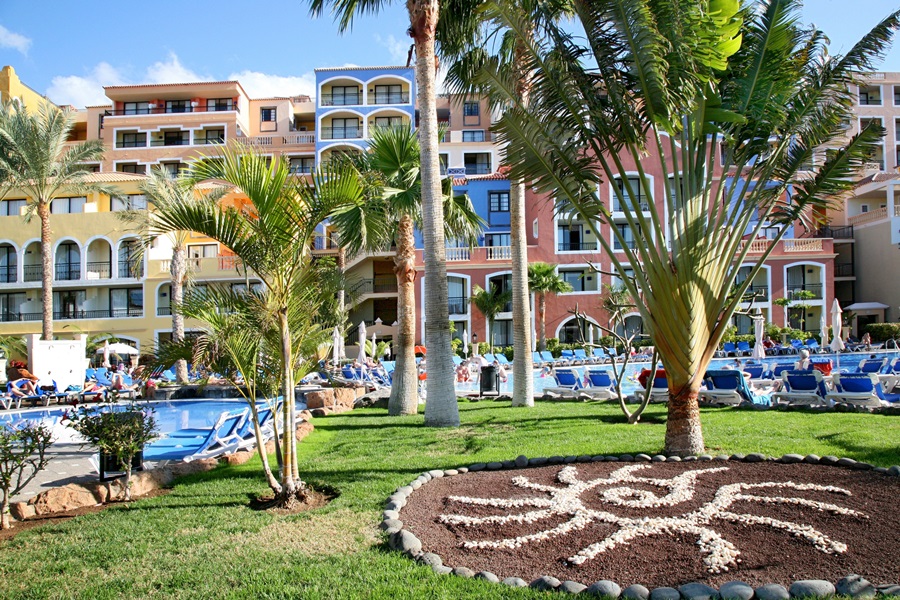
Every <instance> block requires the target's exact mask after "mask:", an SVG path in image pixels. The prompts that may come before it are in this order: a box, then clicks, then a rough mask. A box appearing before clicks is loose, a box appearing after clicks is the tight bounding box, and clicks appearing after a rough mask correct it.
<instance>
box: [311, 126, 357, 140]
mask: <svg viewBox="0 0 900 600" xmlns="http://www.w3.org/2000/svg"><path fill="white" fill-rule="evenodd" d="M362 136H363V129H362V127H323V128H322V136H321V138H322V139H323V140H359V139H362Z"/></svg>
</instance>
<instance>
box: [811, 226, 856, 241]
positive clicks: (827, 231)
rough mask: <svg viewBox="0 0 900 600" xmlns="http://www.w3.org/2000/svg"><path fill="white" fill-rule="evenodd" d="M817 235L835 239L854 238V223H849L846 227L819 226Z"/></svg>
mask: <svg viewBox="0 0 900 600" xmlns="http://www.w3.org/2000/svg"><path fill="white" fill-rule="evenodd" d="M816 237H817V238H832V239H835V240H852V239H853V225H847V226H846V227H830V226H826V227H819V229H818V231H816Z"/></svg>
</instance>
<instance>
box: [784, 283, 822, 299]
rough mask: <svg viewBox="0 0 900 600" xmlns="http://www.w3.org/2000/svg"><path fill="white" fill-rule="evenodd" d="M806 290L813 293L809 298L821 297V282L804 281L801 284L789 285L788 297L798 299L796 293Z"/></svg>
mask: <svg viewBox="0 0 900 600" xmlns="http://www.w3.org/2000/svg"><path fill="white" fill-rule="evenodd" d="M802 291H807V292H812V293H813V294H815V295H814V296H813V297H812V298H811V300H819V299H821V298H822V284H821V283H805V284H803V285H789V286H788V289H787V292H788V298H790V299H791V300H798V299H799V298H797V295H798V293H799V292H802Z"/></svg>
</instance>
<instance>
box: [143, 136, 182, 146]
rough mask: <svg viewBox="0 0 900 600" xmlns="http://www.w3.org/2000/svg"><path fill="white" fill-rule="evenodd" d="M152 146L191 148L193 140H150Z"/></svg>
mask: <svg viewBox="0 0 900 600" xmlns="http://www.w3.org/2000/svg"><path fill="white" fill-rule="evenodd" d="M150 145H151V146H153V147H159V146H190V145H191V138H190V137H186V138H169V139H163V140H150Z"/></svg>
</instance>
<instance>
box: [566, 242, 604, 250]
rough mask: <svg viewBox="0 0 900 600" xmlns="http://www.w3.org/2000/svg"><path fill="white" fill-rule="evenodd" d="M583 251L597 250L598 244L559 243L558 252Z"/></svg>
mask: <svg viewBox="0 0 900 600" xmlns="http://www.w3.org/2000/svg"><path fill="white" fill-rule="evenodd" d="M582 250H597V242H559V243H558V244H557V251H559V252H573V251H574V252H577V251H582Z"/></svg>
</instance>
